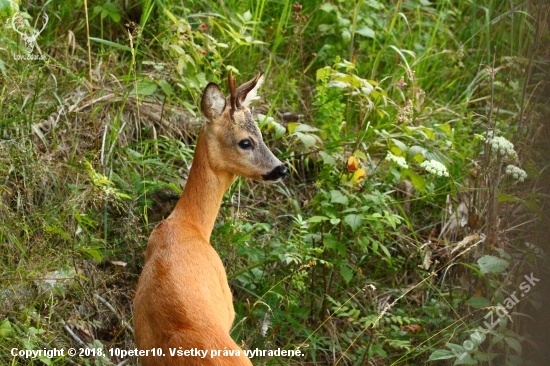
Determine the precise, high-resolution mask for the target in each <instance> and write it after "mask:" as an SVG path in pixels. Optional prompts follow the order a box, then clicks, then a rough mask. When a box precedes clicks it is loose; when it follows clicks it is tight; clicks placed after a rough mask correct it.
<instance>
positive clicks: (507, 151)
mask: <svg viewBox="0 0 550 366" xmlns="http://www.w3.org/2000/svg"><path fill="white" fill-rule="evenodd" d="M489 144H490V145H491V150H493V153H495V154H499V155H501V156H503V157H505V158H510V159H514V160H515V159H517V158H518V154H517V153H516V150H514V144H512V143H511V142H510V141H508V140H506V139H505V138H504V137H502V136H495V137H491V138H489Z"/></svg>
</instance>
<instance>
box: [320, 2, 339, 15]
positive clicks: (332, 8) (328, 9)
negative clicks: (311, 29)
mask: <svg viewBox="0 0 550 366" xmlns="http://www.w3.org/2000/svg"><path fill="white" fill-rule="evenodd" d="M319 9H321V10H322V11H326V12H327V13H330V12H331V11H335V10H337V8H336V6H334V5H332V4H331V3H324V4H323V5H321V6H320V7H319Z"/></svg>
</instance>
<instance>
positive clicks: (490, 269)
mask: <svg viewBox="0 0 550 366" xmlns="http://www.w3.org/2000/svg"><path fill="white" fill-rule="evenodd" d="M477 264H478V265H479V269H480V270H481V272H482V273H483V274H488V273H495V274H496V273H501V272H503V271H504V270H505V269H506V268H508V266H509V265H510V263H509V262H508V261H507V260H505V259H502V258H499V257H495V256H493V255H484V256H483V257H481V258H479V259H478V260H477Z"/></svg>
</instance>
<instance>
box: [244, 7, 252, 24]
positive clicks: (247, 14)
mask: <svg viewBox="0 0 550 366" xmlns="http://www.w3.org/2000/svg"><path fill="white" fill-rule="evenodd" d="M243 19H244V21H245V22H249V21H250V20H251V19H252V13H251V12H250V10H247V11H245V13H244V14H243Z"/></svg>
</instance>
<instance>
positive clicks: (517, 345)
mask: <svg viewBox="0 0 550 366" xmlns="http://www.w3.org/2000/svg"><path fill="white" fill-rule="evenodd" d="M504 341H505V342H506V344H508V347H510V348H512V349H513V350H514V351H516V352H517V353H518V355H521V343H519V341H518V340H517V339H515V338H511V337H504Z"/></svg>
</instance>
